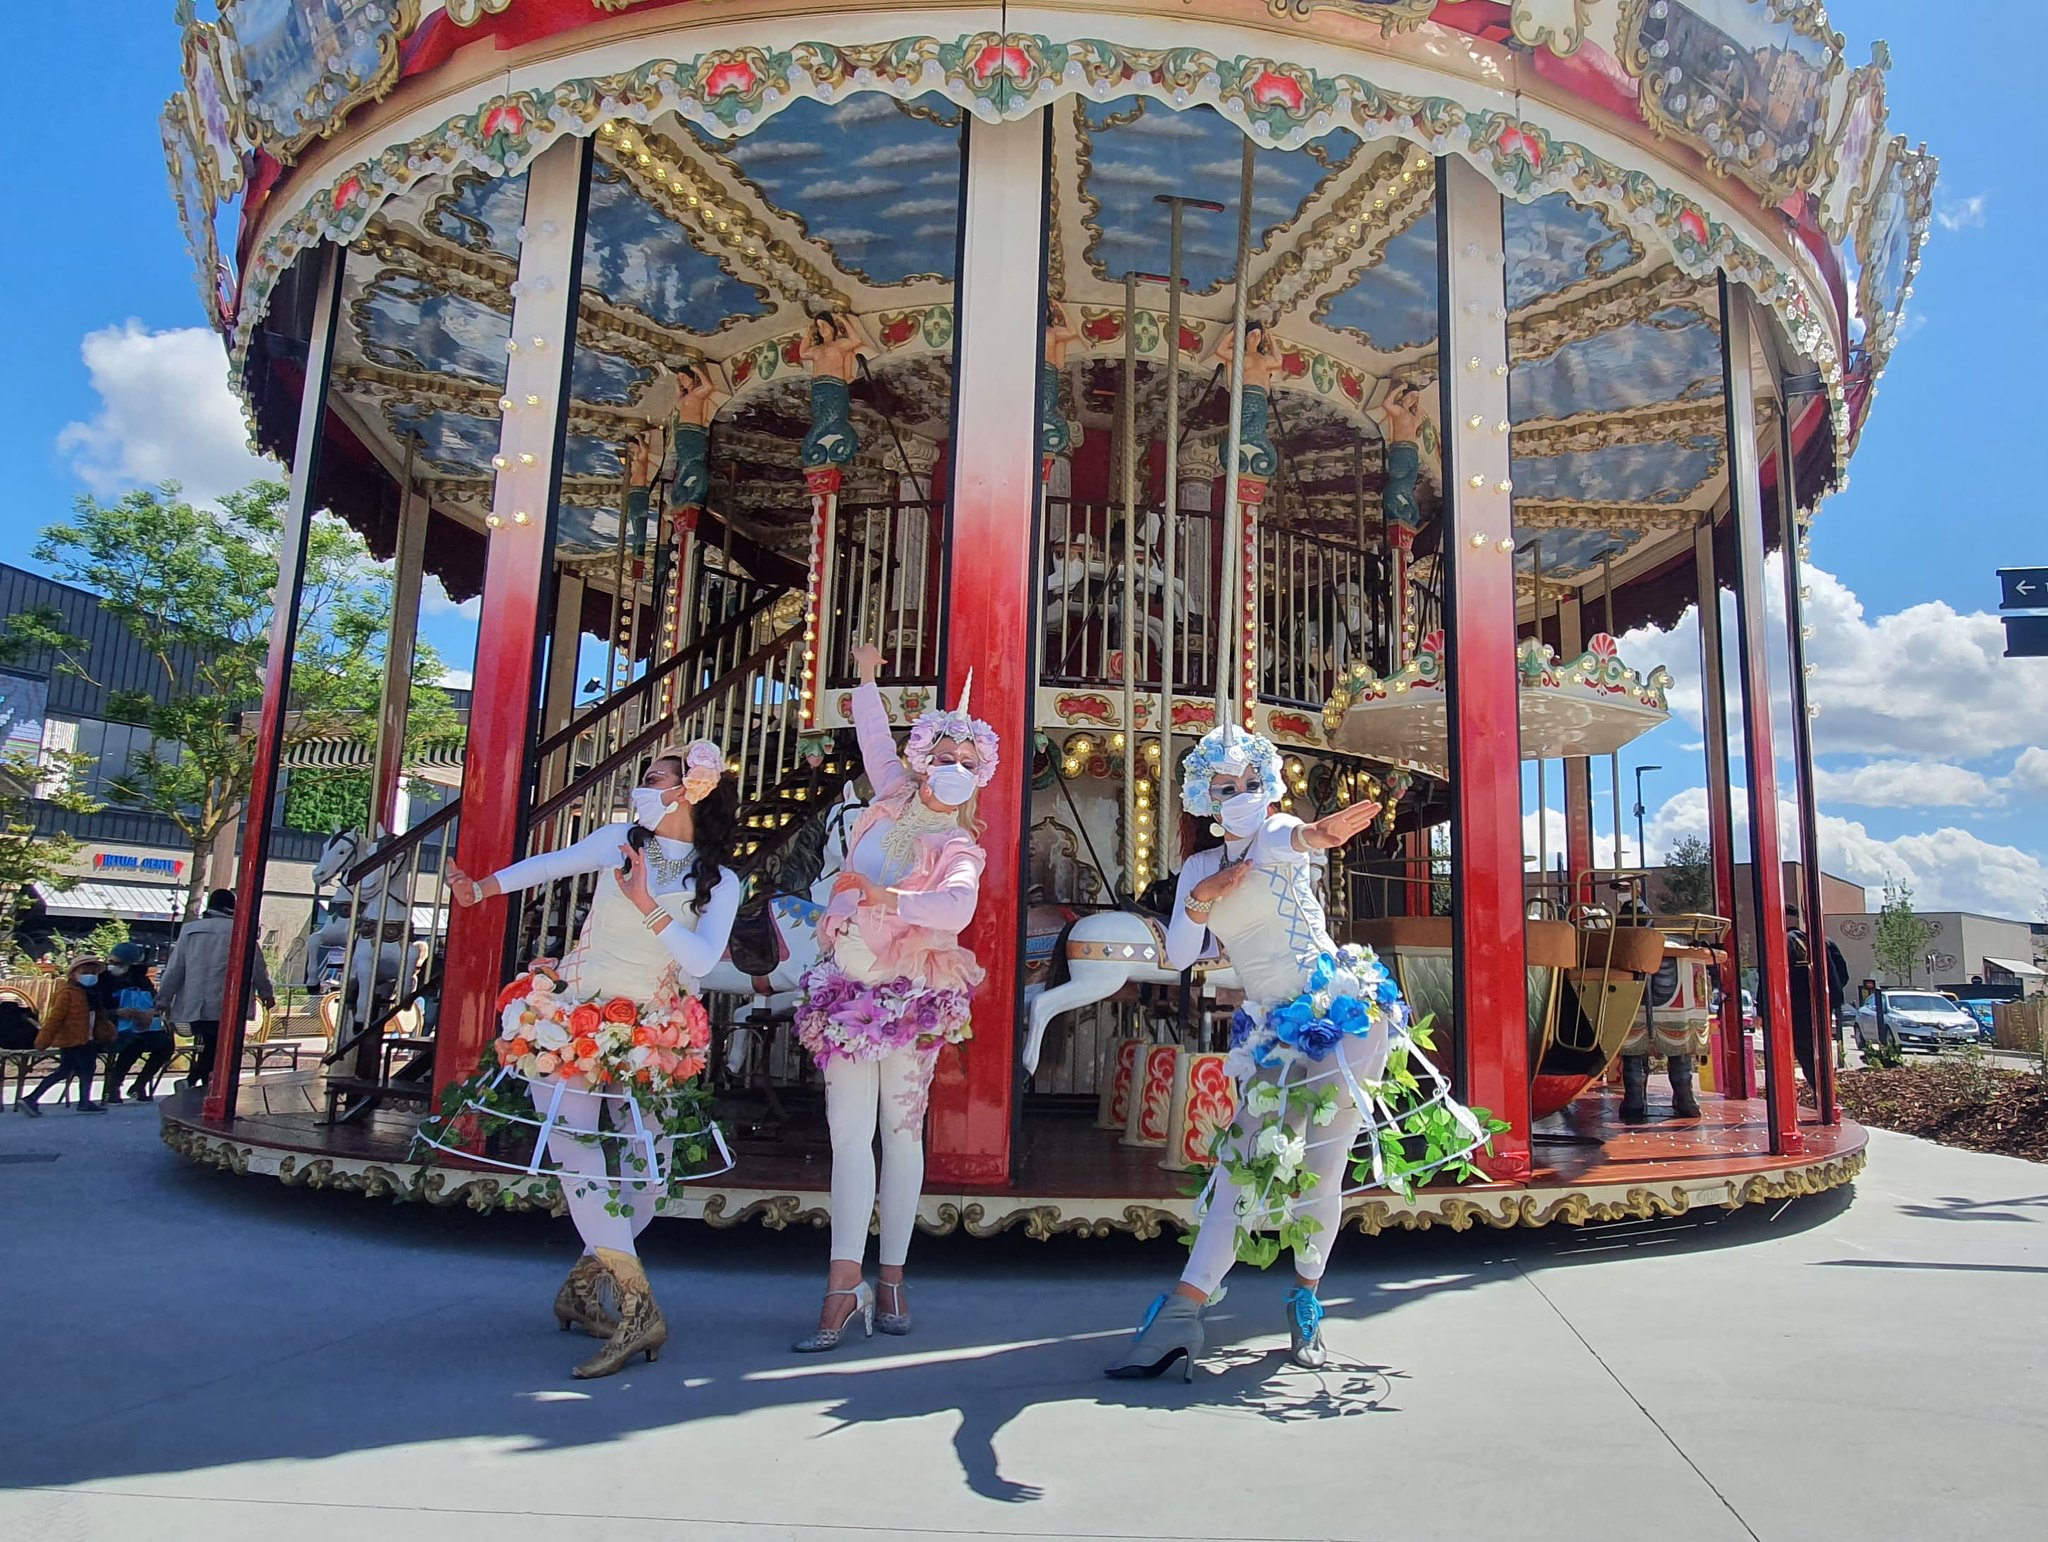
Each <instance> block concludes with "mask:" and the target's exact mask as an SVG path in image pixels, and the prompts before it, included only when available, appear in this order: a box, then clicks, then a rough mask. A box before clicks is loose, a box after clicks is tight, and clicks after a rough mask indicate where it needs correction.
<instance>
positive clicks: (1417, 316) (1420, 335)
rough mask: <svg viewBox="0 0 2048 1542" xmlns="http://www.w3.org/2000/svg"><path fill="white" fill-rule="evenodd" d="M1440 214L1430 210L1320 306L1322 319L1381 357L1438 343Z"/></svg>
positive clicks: (1327, 325)
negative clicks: (1437, 235)
mask: <svg viewBox="0 0 2048 1542" xmlns="http://www.w3.org/2000/svg"><path fill="white" fill-rule="evenodd" d="M1436 285H1437V275H1436V213H1435V210H1434V209H1433V208H1431V209H1425V210H1424V211H1423V212H1422V213H1421V214H1419V215H1418V216H1417V217H1416V218H1415V220H1414V222H1413V223H1411V224H1410V225H1409V226H1408V228H1407V229H1406V230H1404V231H1402V232H1401V233H1400V234H1399V235H1397V236H1395V237H1394V238H1393V240H1391V241H1389V242H1388V243H1387V249H1386V252H1385V253H1384V254H1383V255H1382V257H1381V258H1380V261H1379V263H1378V264H1377V265H1376V266H1374V267H1370V268H1367V269H1365V270H1364V271H1363V272H1361V273H1360V274H1359V275H1358V276H1357V277H1356V278H1355V279H1353V280H1352V281H1351V282H1350V283H1349V284H1348V285H1346V286H1345V287H1344V288H1343V289H1341V290H1339V291H1338V292H1337V293H1335V294H1333V295H1331V296H1330V297H1329V298H1328V299H1326V300H1324V301H1323V303H1322V304H1321V305H1319V306H1318V307H1317V308H1316V320H1317V321H1319V322H1321V323H1322V324H1323V325H1324V326H1326V327H1328V328H1329V329H1330V330H1331V331H1333V332H1348V333H1350V334H1351V335H1352V336H1354V337H1356V338H1358V339H1360V340H1361V341H1362V342H1364V343H1365V344H1366V346H1367V347H1369V348H1373V349H1376V350H1377V351H1378V352H1381V353H1398V352H1400V351H1401V350H1403V349H1406V348H1420V347H1422V346H1424V345H1425V344H1428V343H1433V342H1435V341H1436V328H1437V291H1436Z"/></svg>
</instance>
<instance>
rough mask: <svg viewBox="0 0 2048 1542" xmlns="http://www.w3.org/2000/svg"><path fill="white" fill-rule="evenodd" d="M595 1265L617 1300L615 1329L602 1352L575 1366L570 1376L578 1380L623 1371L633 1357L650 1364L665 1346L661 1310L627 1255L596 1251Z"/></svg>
mask: <svg viewBox="0 0 2048 1542" xmlns="http://www.w3.org/2000/svg"><path fill="white" fill-rule="evenodd" d="M597 1261H598V1263H600V1264H601V1265H603V1266H604V1272H605V1273H606V1274H608V1275H609V1276H611V1282H612V1289H613V1291H614V1292H616V1293H617V1295H618V1298H619V1325H618V1327H617V1328H615V1329H613V1330H612V1336H611V1338H610V1339H609V1340H608V1341H607V1342H606V1344H605V1346H604V1348H602V1349H600V1350H599V1351H598V1352H597V1353H596V1354H594V1355H592V1356H591V1357H590V1358H589V1359H588V1360H586V1361H584V1362H583V1363H582V1364H581V1365H579V1366H577V1367H576V1369H575V1371H574V1372H573V1373H572V1374H573V1375H575V1376H576V1377H577V1378H578V1379H579V1380H586V1381H587V1380H589V1379H590V1378H592V1377H595V1376H610V1375H611V1374H612V1373H613V1372H615V1371H620V1370H623V1369H624V1368H625V1366H626V1362H627V1361H629V1360H631V1359H632V1358H633V1357H634V1356H635V1355H643V1354H644V1355H645V1356H647V1359H648V1361H649V1363H650V1364H651V1363H652V1362H653V1361H654V1359H655V1358H656V1357H657V1356H658V1355H659V1354H660V1353H661V1346H662V1345H664V1344H666V1343H667V1342H668V1324H667V1323H666V1322H665V1321H663V1319H662V1315H661V1308H660V1307H658V1306H656V1305H655V1304H654V1292H653V1291H652V1290H650V1289H649V1288H648V1284H647V1271H646V1270H645V1269H643V1268H642V1267H641V1266H640V1260H639V1259H638V1258H636V1257H634V1256H633V1255H632V1254H631V1253H621V1252H619V1251H618V1250H617V1249H616V1248H599V1249H598V1250H597Z"/></svg>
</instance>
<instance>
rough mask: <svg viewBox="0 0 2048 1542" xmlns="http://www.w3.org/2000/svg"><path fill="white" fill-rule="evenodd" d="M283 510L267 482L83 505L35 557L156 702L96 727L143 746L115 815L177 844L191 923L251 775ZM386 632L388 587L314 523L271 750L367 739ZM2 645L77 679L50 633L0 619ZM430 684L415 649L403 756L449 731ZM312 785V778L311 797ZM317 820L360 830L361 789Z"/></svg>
mask: <svg viewBox="0 0 2048 1542" xmlns="http://www.w3.org/2000/svg"><path fill="white" fill-rule="evenodd" d="M287 497H288V494H287V491H286V489H285V487H284V485H283V484H282V483H279V482H270V481H264V482H254V483H251V484H250V485H249V486H248V487H245V488H243V489H242V490H241V491H239V492H235V493H230V494H228V495H227V496H226V497H224V498H223V499H222V500H221V505H222V506H221V508H220V509H218V510H214V509H207V508H200V507H198V506H196V505H193V504H191V503H188V502H186V501H185V500H184V499H183V498H181V497H180V496H179V491H178V488H177V485H176V484H175V483H168V482H167V483H165V484H163V485H162V486H161V487H157V488H138V489H137V490H135V491H133V492H130V493H127V494H124V495H123V496H122V497H121V498H119V499H118V500H116V501H114V502H111V503H102V502H100V501H99V500H98V499H95V498H93V497H91V496H89V495H86V496H81V497H80V498H79V499H78V501H77V503H76V504H75V505H74V508H73V514H72V518H71V520H70V521H69V522H67V523H63V524H57V525H52V526H50V527H49V528H48V529H46V530H45V531H44V532H43V534H42V538H41V539H40V540H39V541H38V542H37V543H36V547H35V555H36V557H37V558H38V559H39V560H40V561H42V562H45V563H47V564H48V565H49V566H50V568H51V570H52V571H53V572H54V573H55V574H56V575H57V576H58V577H60V578H62V579H64V580H66V581H67V582H70V583H74V584H77V585H79V586H80V587H82V588H86V589H90V590H92V591H93V592H95V593H96V594H98V595H99V596H100V597H101V603H102V605H103V606H104V607H105V608H106V609H107V610H108V611H109V612H110V613H111V614H112V615H114V616H116V617H117V618H118V619H119V620H121V621H122V622H123V623H124V624H125V625H126V626H127V628H128V630H129V631H130V632H131V633H132V634H133V635H134V636H135V638H136V639H137V641H139V642H140V643H141V644H142V646H143V647H144V648H145V649H146V650H147V651H148V653H149V655H150V658H151V660H152V661H153V663H154V665H155V668H156V671H157V677H158V685H159V691H158V692H156V693H151V692H148V691H140V690H123V691H112V692H109V694H108V700H107V713H108V715H109V716H110V717H112V718H116V719H119V720H121V721H124V722H129V723H134V724H137V725H140V726H142V727H145V728H147V729H148V730H149V731H150V733H151V735H152V736H153V738H154V741H155V742H154V745H153V747H152V748H151V749H150V750H148V751H147V752H145V753H143V754H141V755H138V756H136V757H135V758H134V759H133V760H131V761H130V763H129V765H128V767H127V768H126V770H125V771H123V772H120V773H119V774H118V775H117V776H116V778H115V780H114V781H113V782H112V784H111V789H112V792H113V796H114V801H116V802H117V803H120V804H122V805H124V806H126V807H129V808H134V809H139V810H142V811H145V812H148V813H153V814H159V815H162V816H163V817H164V818H166V819H168V820H170V821H171V822H172V823H173V824H175V825H176V826H177V827H178V829H179V831H180V833H181V834H183V836H184V837H185V840H186V843H187V845H188V847H189V849H190V851H191V864H190V867H189V869H188V871H189V873H190V875H191V876H190V880H189V884H188V887H187V894H186V900H187V910H188V912H191V913H196V912H197V909H198V902H199V897H200V895H202V894H203V893H204V892H205V890H206V888H207V887H208V884H209V881H210V877H211V875H210V873H209V869H208V862H209V858H210V856H211V854H212V850H213V844H214V841H215V839H216V837H218V836H219V834H220V833H221V831H223V830H224V829H226V828H228V827H229V826H230V825H231V824H232V823H233V821H234V820H235V819H236V818H238V817H239V816H240V814H241V811H242V806H243V804H244V802H245V801H246V800H247V798H248V795H249V787H250V783H251V780H252V779H253V776H254V772H255V760H256V741H255V738H254V736H253V735H252V734H251V733H249V732H247V731H246V728H245V722H244V715H245V714H248V713H251V712H253V711H254V710H255V709H256V708H257V707H258V706H259V705H260V704H261V701H262V697H263V679H264V672H265V670H266V668H267V666H268V662H269V651H270V629H271V620H272V616H273V609H272V606H273V599H274V595H273V591H274V590H275V588H276V585H277V570H278V552H279V546H280V543H281V540H282V533H283V520H284V513H285V508H286V502H287ZM390 623H391V582H390V575H389V574H388V573H387V572H386V571H385V570H384V569H383V568H381V567H380V566H379V565H378V564H377V563H375V562H374V561H372V560H371V557H370V554H369V551H368V549H367V548H366V547H365V546H364V545H363V541H362V538H361V537H360V536H358V535H357V534H356V533H355V531H353V530H351V529H350V528H349V527H348V526H347V525H346V524H344V523H343V522H342V521H340V520H338V519H334V518H331V517H328V516H325V515H322V516H319V517H317V518H315V519H314V520H313V521H312V524H311V528H310V530H309V531H308V535H307V540H306V576H305V583H304V587H303V589H302V590H301V598H300V606H299V631H298V638H297V646H296V648H295V650H294V654H293V660H292V697H291V702H290V707H291V712H290V715H289V716H288V718H287V721H286V724H285V747H286V749H287V750H289V749H290V748H291V747H292V746H293V745H295V744H297V743H299V742H302V741H304V740H306V739H309V738H313V737H320V736H326V735H332V734H346V735H349V736H352V737H355V738H357V739H358V740H360V741H361V742H364V743H368V742H370V741H371V740H372V739H373V738H374V735H375V732H376V718H375V709H376V706H377V702H378V699H379V696H380V694H381V691H382V686H383V674H384V651H385V643H386V640H387V638H388V635H389V629H390ZM9 643H10V645H11V646H12V647H13V648H14V649H15V650H16V651H19V650H20V649H23V648H29V647H42V648H48V649H52V650H54V651H56V652H57V653H58V654H59V655H60V657H61V658H62V659H63V663H62V664H61V665H60V667H63V668H67V669H69V670H71V671H72V672H74V673H77V674H80V675H84V674H85V669H84V666H83V663H82V661H81V658H80V654H81V652H82V650H81V649H80V647H79V645H78V640H77V639H75V638H69V637H66V636H64V635H62V633H61V629H53V627H52V625H51V622H50V618H49V617H47V616H41V617H38V616H34V615H30V616H18V617H16V618H14V621H13V622H12V623H11V625H10V637H9ZM441 673H442V666H441V661H440V659H439V657H438V656H436V654H435V653H434V650H433V649H432V648H430V647H425V646H422V647H419V648H417V649H416V650H415V652H414V658H413V670H412V701H411V717H410V720H409V724H408V737H409V740H410V741H411V743H412V744H414V745H417V744H420V743H422V742H426V741H429V740H433V739H439V738H447V737H451V736H452V735H453V734H455V733H456V732H458V727H457V723H456V719H455V714H454V711H453V709H452V708H451V707H450V706H449V705H448V701H447V697H446V696H445V695H444V694H443V693H442V692H441V691H439V690H438V689H436V688H435V682H437V681H438V680H439V679H440V676H441ZM158 695H160V696H161V697H162V698H163V699H162V700H158V699H157V696H158ZM319 780H320V774H318V773H316V774H315V775H314V777H313V781H314V782H315V784H316V786H317V785H318V783H319ZM317 812H318V813H319V814H320V815H321V817H323V818H324V817H330V816H336V815H338V814H340V813H342V812H354V813H355V814H356V817H355V818H354V819H351V820H346V821H342V820H339V819H338V820H337V822H347V823H361V822H362V816H364V815H366V814H367V812H368V788H367V779H364V781H363V784H362V794H361V797H360V798H359V799H354V800H350V801H349V802H348V803H347V804H346V807H345V808H344V807H343V806H342V805H334V806H331V807H320V808H319V809H318V810H317ZM306 817H308V818H311V817H312V814H311V813H309V814H307V816H306Z"/></svg>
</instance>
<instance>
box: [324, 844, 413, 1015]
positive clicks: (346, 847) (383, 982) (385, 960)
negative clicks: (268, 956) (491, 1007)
mask: <svg viewBox="0 0 2048 1542" xmlns="http://www.w3.org/2000/svg"><path fill="white" fill-rule="evenodd" d="M380 843H381V842H380V838H372V837H366V836H365V835H364V833H363V832H362V831H359V830H337V831H336V832H335V833H334V834H333V835H331V836H329V837H328V839H327V845H326V847H325V848H324V849H323V850H322V851H321V853H320V857H319V860H317V861H316V862H315V863H314V864H313V886H314V889H315V890H316V891H317V890H319V889H321V888H324V887H325V886H326V885H328V884H330V883H332V884H333V885H334V891H333V893H332V894H331V895H330V896H329V897H328V899H327V902H326V904H325V906H324V907H323V908H322V909H321V910H316V912H315V921H316V924H315V926H314V927H313V929H312V930H311V931H310V932H308V934H307V936H306V942H305V954H306V962H305V970H304V972H305V980H306V984H307V985H308V986H316V985H318V983H319V978H318V976H319V967H320V958H321V955H322V954H323V953H325V952H326V951H327V950H328V949H329V948H341V949H343V950H345V951H344V956H345V958H346V959H347V963H346V965H345V967H344V969H343V972H342V995H343V1000H344V1001H345V1002H352V1003H354V1005H355V1007H356V1010H357V1011H358V1013H361V1012H364V1011H367V1010H368V1007H369V1004H370V1002H371V1001H373V1000H374V999H376V997H377V996H379V995H383V996H386V997H388V998H389V999H391V1000H394V1001H403V1000H405V999H406V998H407V997H409V996H411V995H412V993H413V992H414V991H415V990H416V989H417V988H418V986H419V981H420V976H421V975H422V973H423V972H424V971H425V968H426V962H427V955H428V951H429V948H430V939H428V938H425V937H416V938H412V939H411V940H410V942H409V943H408V938H407V934H408V932H409V931H410V927H409V926H408V924H407V923H408V922H409V920H410V919H411V916H410V911H411V907H410V906H409V905H408V904H407V903H406V902H405V901H404V900H403V899H402V898H401V897H400V896H398V895H396V894H388V893H387V892H386V882H387V878H388V875H387V874H386V873H384V872H383V871H377V872H373V873H370V874H368V875H366V876H365V877H364V879H363V880H362V882H361V883H360V884H359V885H357V886H355V887H353V888H351V887H350V885H349V884H348V883H347V882H346V877H347V874H348V871H349V869H350V868H352V867H354V866H356V864H357V863H359V862H360V861H362V859H363V858H364V857H365V856H367V855H374V854H375V853H376V850H377V848H378V845H379V844H380Z"/></svg>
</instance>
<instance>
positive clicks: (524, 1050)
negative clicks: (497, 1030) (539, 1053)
mask: <svg viewBox="0 0 2048 1542" xmlns="http://www.w3.org/2000/svg"><path fill="white" fill-rule="evenodd" d="M508 1048H509V1049H510V1050H511V1052H512V1058H513V1059H514V1060H524V1059H525V1058H526V1057H527V1056H528V1055H530V1054H532V1053H533V1046H532V1045H531V1044H529V1043H527V1042H526V1040H524V1039H514V1040H513V1041H512V1043H511V1044H510V1045H509V1046H508Z"/></svg>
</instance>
